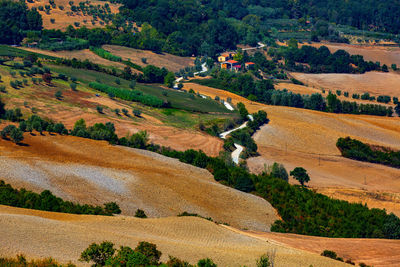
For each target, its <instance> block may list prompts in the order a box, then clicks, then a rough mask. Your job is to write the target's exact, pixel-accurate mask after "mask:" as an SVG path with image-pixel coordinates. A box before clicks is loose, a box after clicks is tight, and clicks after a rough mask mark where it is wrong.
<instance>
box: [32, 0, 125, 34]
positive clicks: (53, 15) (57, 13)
mask: <svg viewBox="0 0 400 267" xmlns="http://www.w3.org/2000/svg"><path fill="white" fill-rule="evenodd" d="M69 1H70V0H55V1H54V2H55V4H56V5H57V7H56V8H55V9H53V8H52V9H51V10H50V14H49V15H47V14H46V13H45V11H40V10H39V9H38V11H39V13H40V15H42V18H43V27H44V28H45V29H55V30H65V29H66V28H67V27H68V26H69V25H73V24H74V22H79V23H80V26H86V27H87V28H89V29H90V28H98V27H105V26H106V24H104V25H101V24H100V23H99V21H96V23H95V25H93V24H92V22H91V21H92V20H93V16H90V15H82V12H79V13H75V12H74V14H73V15H72V16H69V15H68V14H67V12H70V11H71V6H70V5H69ZM79 2H80V1H79V0H75V1H74V5H76V6H78V5H79ZM82 2H83V1H82ZM26 4H27V6H28V7H29V8H32V7H36V8H37V7H39V6H43V7H44V6H45V5H48V4H49V2H48V1H45V0H35V2H34V3H29V2H26ZM90 4H92V5H95V6H97V5H101V6H104V4H105V2H104V1H97V0H91V1H90ZM108 4H109V5H110V8H111V13H113V14H116V13H118V8H119V6H120V5H118V4H111V3H109V2H108ZM58 6H64V10H60V9H59V7H58ZM50 19H55V21H54V23H51V21H50ZM84 21H86V23H85V22H84Z"/></svg>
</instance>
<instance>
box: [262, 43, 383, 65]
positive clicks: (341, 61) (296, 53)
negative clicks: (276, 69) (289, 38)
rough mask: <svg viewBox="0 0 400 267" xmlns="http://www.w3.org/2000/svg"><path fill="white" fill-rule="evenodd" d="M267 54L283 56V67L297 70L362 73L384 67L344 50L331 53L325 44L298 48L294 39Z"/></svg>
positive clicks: (275, 57)
mask: <svg viewBox="0 0 400 267" xmlns="http://www.w3.org/2000/svg"><path fill="white" fill-rule="evenodd" d="M269 54H270V55H271V56H273V57H274V59H275V60H279V59H282V58H284V59H285V68H287V69H288V70H292V71H298V72H310V73H364V72H366V71H372V70H381V69H383V70H384V69H385V67H382V68H381V66H380V64H378V63H374V62H371V61H368V62H367V61H364V58H363V56H360V55H350V54H349V53H348V52H347V51H345V50H338V51H336V52H334V53H331V52H330V51H329V49H328V48H327V47H326V46H321V47H319V48H315V47H313V46H308V45H303V46H302V47H301V48H298V47H297V42H295V41H294V42H293V43H289V46H288V47H284V46H281V47H279V48H278V49H270V50H269ZM296 63H300V64H296ZM353 65H354V66H355V67H353ZM385 66H386V65H385ZM386 69H387V66H386Z"/></svg>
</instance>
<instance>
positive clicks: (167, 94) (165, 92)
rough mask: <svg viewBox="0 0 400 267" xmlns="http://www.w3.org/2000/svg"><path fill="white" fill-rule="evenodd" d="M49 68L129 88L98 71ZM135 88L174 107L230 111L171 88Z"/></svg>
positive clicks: (88, 79) (203, 110)
mask: <svg viewBox="0 0 400 267" xmlns="http://www.w3.org/2000/svg"><path fill="white" fill-rule="evenodd" d="M48 67H49V68H50V69H52V70H53V71H54V72H57V73H63V74H65V75H67V76H69V77H76V78H77V79H78V80H79V81H80V82H82V83H89V82H91V81H98V82H100V83H103V84H106V85H109V86H113V87H119V88H124V89H127V90H130V88H129V83H130V81H127V80H124V79H121V78H118V80H119V81H120V84H117V83H116V80H117V78H116V77H114V76H111V75H108V74H105V73H100V72H96V71H92V70H82V69H74V68H71V67H66V66H58V65H48ZM135 89H136V90H139V91H142V92H143V93H145V94H148V95H153V96H157V97H158V98H161V99H163V100H164V101H168V102H170V103H171V107H172V108H175V109H183V110H186V111H191V112H201V113H232V112H231V111H229V110H228V109H226V108H225V106H224V105H222V104H220V103H218V102H217V101H214V100H212V99H204V98H201V97H199V96H196V95H193V94H190V93H185V92H180V91H177V90H173V89H164V88H162V87H160V86H157V85H148V84H139V83H138V84H136V87H135Z"/></svg>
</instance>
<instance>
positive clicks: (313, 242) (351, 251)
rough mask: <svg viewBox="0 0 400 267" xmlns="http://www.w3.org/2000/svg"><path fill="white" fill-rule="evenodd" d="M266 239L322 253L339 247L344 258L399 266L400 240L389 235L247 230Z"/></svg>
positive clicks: (336, 250)
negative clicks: (327, 235)
mask: <svg viewBox="0 0 400 267" xmlns="http://www.w3.org/2000/svg"><path fill="white" fill-rule="evenodd" d="M244 233H245V234H247V235H249V236H252V237H257V238H260V239H263V240H275V241H277V242H280V243H281V244H285V245H287V246H289V247H292V248H297V249H302V250H306V251H310V252H313V253H318V254H321V252H322V251H324V250H326V249H327V250H331V251H335V252H336V253H337V255H338V257H341V258H343V259H344V260H348V259H351V260H352V261H353V262H354V263H356V264H357V265H358V264H359V263H361V262H363V263H365V264H368V265H370V266H375V267H377V266H393V267H394V266H398V263H399V262H400V255H399V253H398V251H399V249H400V242H398V241H397V240H387V239H361V238H350V239H349V238H325V237H315V236H303V235H296V234H281V233H260V232H252V231H249V232H244Z"/></svg>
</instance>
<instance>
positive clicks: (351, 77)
mask: <svg viewBox="0 0 400 267" xmlns="http://www.w3.org/2000/svg"><path fill="white" fill-rule="evenodd" d="M291 75H292V76H294V77H295V78H296V79H298V80H300V81H302V82H303V83H305V84H307V85H309V86H313V87H316V88H324V89H326V90H332V91H336V90H342V92H345V91H347V92H349V93H350V97H351V95H352V94H353V93H356V94H363V93H366V92H368V93H370V94H372V95H374V96H378V95H389V96H392V97H393V96H399V95H400V75H399V74H396V73H393V72H390V73H384V72H374V71H373V72H367V73H364V74H338V73H324V74H309V73H291Z"/></svg>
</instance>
